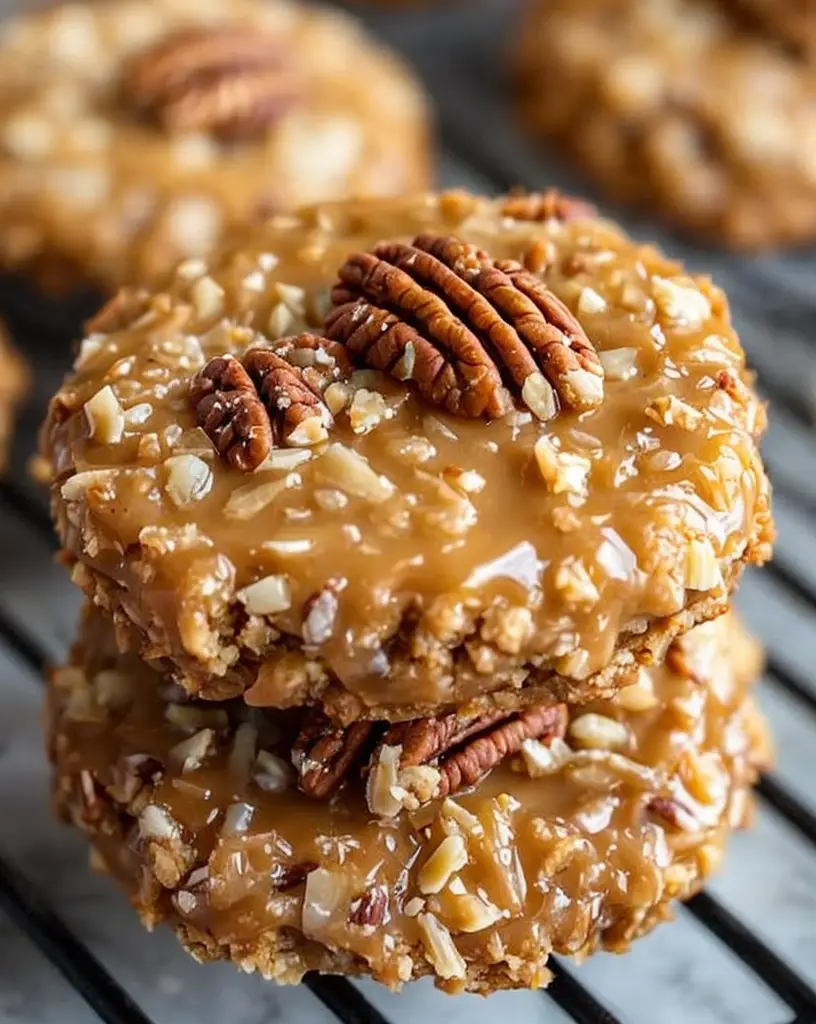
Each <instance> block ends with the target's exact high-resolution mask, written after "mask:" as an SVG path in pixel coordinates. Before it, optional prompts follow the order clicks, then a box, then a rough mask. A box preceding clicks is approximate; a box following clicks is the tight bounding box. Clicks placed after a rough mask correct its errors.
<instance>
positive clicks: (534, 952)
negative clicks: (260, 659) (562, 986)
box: [48, 616, 768, 994]
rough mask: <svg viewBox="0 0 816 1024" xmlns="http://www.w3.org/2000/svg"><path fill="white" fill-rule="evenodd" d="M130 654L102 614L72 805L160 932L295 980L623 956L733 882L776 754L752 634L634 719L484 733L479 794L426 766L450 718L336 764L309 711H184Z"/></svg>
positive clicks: (488, 975)
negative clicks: (679, 911)
mask: <svg viewBox="0 0 816 1024" xmlns="http://www.w3.org/2000/svg"><path fill="white" fill-rule="evenodd" d="M113 648H114V644H113V638H112V635H111V632H110V627H109V626H108V625H107V623H103V622H102V620H101V619H100V618H98V617H95V616H91V617H89V618H88V619H87V620H86V623H85V627H84V629H83V632H82V635H81V639H80V642H79V644H78V645H77V648H76V649H75V652H74V657H73V660H72V663H71V664H70V665H69V666H68V667H66V668H64V669H61V670H59V671H57V672H56V673H55V674H54V675H53V677H52V680H51V683H50V687H49V701H48V703H49V715H48V720H49V729H50V739H49V747H50V752H51V757H52V760H53V763H54V784H53V788H54V799H55V804H56V808H57V809H58V811H59V813H60V814H61V815H62V817H63V818H64V819H66V820H67V821H69V822H72V823H73V824H74V825H76V826H77V827H79V828H80V829H82V830H83V831H85V832H86V833H87V834H88V836H89V838H90V840H91V843H92V846H93V857H92V863H93V864H94V865H95V866H96V867H98V868H100V869H102V870H104V871H107V872H109V873H110V874H111V875H112V876H113V877H114V878H115V879H117V881H118V882H119V883H120V884H121V885H122V886H123V887H124V888H125V890H126V891H127V892H128V894H129V896H130V898H131V901H132V903H133V905H134V906H135V908H136V909H137V911H138V912H139V914H140V916H141V918H142V921H143V922H144V924H145V925H146V926H147V927H148V928H151V929H152V928H153V927H154V926H155V925H157V924H159V923H160V922H167V923H169V924H170V925H171V926H172V927H173V928H174V929H175V931H176V933H177V934H178V936H179V938H180V939H181V942H182V943H183V945H184V946H185V947H186V948H187V950H188V951H189V952H190V953H191V954H192V955H193V956H194V957H195V958H196V959H198V960H201V961H209V960H232V961H234V962H235V963H236V964H237V965H238V966H239V967H240V968H241V969H242V970H245V971H247V970H257V971H259V972H260V973H261V974H262V975H263V976H265V977H267V978H271V979H274V980H275V981H278V982H284V983H291V982H297V981H299V980H300V978H301V977H302V976H303V974H304V973H305V972H306V971H309V970H318V971H321V972H330V973H338V974H349V975H356V976H359V975H369V976H371V977H373V978H376V979H377V980H379V981H381V982H384V983H385V984H386V985H389V986H391V987H395V988H396V987H399V986H400V985H401V984H402V983H403V982H407V981H410V980H412V979H414V978H418V977H422V976H426V975H430V976H431V977H433V978H434V980H435V982H436V984H437V985H439V986H440V987H442V988H444V989H447V990H449V991H452V992H458V991H462V990H469V991H475V992H480V993H482V994H487V993H489V992H491V991H493V990H495V989H500V988H519V987H536V986H542V985H546V984H547V983H548V981H549V979H550V975H549V972H548V970H547V960H548V957H549V955H550V953H551V952H556V953H563V954H572V955H576V956H586V955H587V954H589V953H592V952H593V951H595V950H599V949H606V950H613V951H615V952H622V951H624V950H625V949H627V948H628V946H629V945H630V943H631V942H632V941H633V940H634V939H636V938H637V937H638V936H640V935H642V934H644V933H645V932H647V931H649V930H650V929H651V928H652V927H653V926H654V925H655V924H657V923H659V922H660V921H663V920H666V919H667V918H668V917H669V916H670V908H671V905H672V903H673V901H674V900H676V899H684V898H687V897H688V896H690V895H691V894H692V893H694V892H695V891H696V890H697V889H699V888H700V886H701V885H702V884H703V882H704V881H705V879H706V878H707V877H708V875H709V874H710V873H711V872H712V871H713V870H714V869H715V868H716V867H717V866H718V864H719V862H720V859H721V856H722V853H723V847H724V845H725V843H726V840H727V838H728V836H729V834H730V832H731V831H732V829H734V828H738V827H740V826H742V825H743V824H744V823H745V822H746V821H747V819H748V817H749V815H750V810H751V806H752V797H751V792H750V787H751V783H752V782H753V780H754V778H755V775H756V771H757V768H758V767H759V766H764V765H765V764H766V763H767V759H768V742H767V738H766V733H765V726H764V723H763V721H762V719H761V718H760V716H759V714H758V712H757V711H756V709H755V707H754V705H753V701H752V699H751V697H750V688H751V687H750V683H751V681H752V680H753V678H754V675H755V673H756V671H757V667H758V660H759V658H758V652H757V649H756V646H755V644H754V643H753V642H752V641H750V640H749V639H748V638H747V637H746V636H745V635H744V634H743V633H742V631H741V629H740V628H739V626H738V625H737V623H736V622H735V621H734V619H733V617H725V618H722V619H720V620H718V621H717V622H716V623H712V624H708V625H706V626H703V627H700V628H699V629H698V630H696V631H694V632H693V633H692V634H690V635H689V636H688V637H687V638H685V639H684V641H682V642H678V643H677V645H676V646H674V647H673V648H672V649H671V651H670V652H669V660H668V667H660V668H654V669H652V670H650V671H648V672H647V671H646V670H644V671H643V672H642V673H641V676H640V678H639V680H638V682H636V683H635V684H633V685H632V686H630V687H628V688H627V689H626V690H624V691H622V692H621V693H620V694H619V695H618V696H617V697H616V698H615V699H614V700H612V701H608V702H604V703H598V704H594V705H590V706H589V707H587V708H570V709H567V708H566V707H565V706H564V705H550V706H547V707H546V708H542V707H539V708H536V709H535V712H533V711H528V712H527V714H526V716H521V719H520V718H519V716H518V715H516V716H513V715H510V716H505V719H504V720H503V722H501V723H499V722H497V721H496V720H495V719H494V720H493V721H492V722H488V723H487V725H486V727H485V723H481V725H482V729H481V731H480V730H479V724H480V723H478V722H477V723H475V724H474V723H473V722H467V723H466V725H467V726H469V727H470V732H467V729H465V730H464V735H465V736H466V739H465V740H464V741H463V744H464V745H463V746H460V748H459V753H458V755H456V756H458V759H459V761H460V762H465V761H466V760H467V756H468V755H470V756H471V760H473V754H474V751H475V750H476V748H477V747H480V753H479V755H478V757H477V758H476V759H477V760H479V761H480V763H481V764H482V765H483V766H484V764H486V763H487V760H486V758H485V756H484V751H485V750H488V751H490V752H492V753H493V754H494V755H495V757H494V762H495V763H494V767H493V768H492V771H489V772H486V773H484V774H483V775H482V776H481V778H478V779H475V780H473V778H472V776H468V777H467V778H466V779H465V780H463V779H462V772H461V771H459V773H458V774H457V773H456V772H452V771H450V770H449V769H450V766H451V762H453V761H455V760H456V756H448V757H447V759H446V758H445V755H444V752H443V754H442V756H441V758H440V759H439V760H437V761H436V762H435V763H437V764H438V765H439V768H437V769H434V768H433V767H432V766H430V765H427V764H426V765H421V764H418V763H417V762H418V761H419V760H420V759H421V757H422V756H423V754H416V751H417V749H420V748H421V749H422V751H423V753H424V754H427V753H428V752H429V749H430V747H429V745H428V743H427V736H428V733H429V730H430V734H431V735H432V736H434V737H437V738H438V736H439V733H440V730H442V729H443V726H444V723H443V722H439V721H437V722H433V723H429V722H427V721H426V722H424V723H423V722H414V723H409V724H408V725H407V726H401V727H393V726H392V727H389V726H388V725H387V724H376V725H373V726H371V727H370V728H371V734H370V735H369V736H368V737H367V739H366V743H365V744H363V745H362V746H361V745H360V743H359V740H358V739H353V738H352V739H350V736H351V734H353V733H354V731H355V729H356V728H357V726H352V727H351V728H350V730H349V731H348V732H347V733H346V734H342V739H341V740H340V741H336V742H334V743H333V744H332V743H331V742H330V743H329V744H328V745H327V743H326V740H325V737H324V739H323V754H321V755H317V754H313V753H312V752H313V751H315V750H316V749H317V747H316V746H314V747H307V748H306V750H305V752H304V749H303V748H302V747H299V746H298V742H299V741H298V737H297V731H298V724H297V719H292V718H291V717H290V716H289V715H287V714H286V713H281V712H270V711H266V712H252V711H250V710H249V709H247V707H246V705H245V704H244V703H243V702H242V701H240V700H234V701H231V702H227V703H224V704H221V705H212V704H201V703H196V702H188V703H174V700H176V699H178V698H179V697H180V694H179V692H178V690H177V689H176V688H175V687H174V685H173V684H172V682H170V681H169V680H168V679H167V678H166V677H162V676H161V675H158V674H156V673H155V672H152V671H151V670H150V669H149V668H147V667H146V666H145V665H144V664H143V663H140V662H138V661H137V660H136V659H135V658H133V657H132V656H118V657H117V656H116V655H115V654H114V653H113ZM534 718H537V721H538V725H537V728H533V727H531V726H530V722H531V721H532V719H534ZM520 721H522V722H524V723H525V728H521V729H519V723H520ZM544 721H546V724H544V725H543V724H542V722H544ZM514 723H515V724H514ZM307 725H308V723H307ZM300 727H301V729H302V727H303V723H302V722H301V725H300ZM423 727H424V735H425V738H426V739H425V741H421V742H419V743H417V742H413V743H412V742H411V738H410V737H411V734H412V732H413V733H417V731H419V732H420V733H422V731H423ZM399 730H401V732H400V735H399V737H395V731H399ZM307 731H308V730H307ZM500 732H501V738H500V740H497V739H496V737H497V736H498V735H499V733H500ZM462 734H463V730H460V737H459V738H460V740H461V736H462ZM445 736H446V738H447V739H448V740H451V738H452V731H451V730H450V729H448V730H447V732H446V733H445ZM397 738H398V739H399V741H400V743H399V744H397V745H395V742H394V741H395V740H396V739H397ZM342 740H345V746H344V745H343V742H342ZM293 746H294V747H295V750H294V754H293ZM329 747H331V749H329ZM412 750H413V751H414V756H413V757H412V758H411V757H408V753H409V751H412ZM500 752H504V753H506V754H507V755H508V756H507V757H506V758H505V759H504V760H501V758H500ZM313 757H317V758H318V760H317V762H315V761H314V760H312V758H313ZM321 758H324V759H325V758H329V759H333V764H334V765H338V764H340V763H341V762H343V763H344V765H345V771H344V774H343V776H342V778H341V779H340V781H339V782H337V783H336V785H335V786H334V788H333V790H332V791H331V795H330V796H329V795H328V794H326V793H324V794H323V798H322V799H316V798H315V795H314V793H313V790H308V788H307V792H303V790H302V789H301V788H299V783H300V786H302V785H303V780H304V779H305V778H308V777H309V774H310V773H311V774H312V775H314V774H315V773H316V772H317V771H318V768H316V767H315V764H318V765H320V764H321V763H322V762H321ZM406 759H407V760H408V762H409V764H408V766H404V762H405V760H406ZM366 766H368V767H366ZM428 776H435V777H436V779H437V783H436V784H437V786H438V785H439V780H440V779H445V780H446V783H447V788H446V792H447V795H446V796H445V797H444V798H442V797H432V798H431V799H428V793H429V791H430V790H429V785H428ZM451 780H452V781H451ZM457 781H458V782H459V783H462V782H463V781H467V782H468V783H469V785H468V786H467V788H466V789H459V788H457V785H456V783H457Z"/></svg>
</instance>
